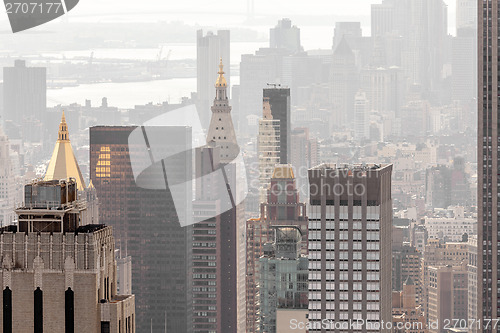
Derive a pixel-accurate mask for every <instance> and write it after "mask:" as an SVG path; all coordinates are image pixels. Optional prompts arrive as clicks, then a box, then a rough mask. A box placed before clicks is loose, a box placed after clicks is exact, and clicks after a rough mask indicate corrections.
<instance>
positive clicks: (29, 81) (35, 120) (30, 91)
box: [2, 60, 47, 142]
mask: <svg viewBox="0 0 500 333" xmlns="http://www.w3.org/2000/svg"><path fill="white" fill-rule="evenodd" d="M46 78H47V69H46V68H45V67H27V66H26V61H24V60H16V61H15V62H14V67H4V69H3V113H2V121H3V122H4V123H6V128H5V131H6V133H7V135H8V136H9V137H10V138H11V139H20V138H22V139H23V140H25V141H28V142H41V141H42V139H43V134H44V133H43V128H42V126H43V122H44V120H45V112H46V107H47V83H46Z"/></svg>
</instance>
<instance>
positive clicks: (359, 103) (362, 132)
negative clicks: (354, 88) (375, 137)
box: [354, 91, 370, 140]
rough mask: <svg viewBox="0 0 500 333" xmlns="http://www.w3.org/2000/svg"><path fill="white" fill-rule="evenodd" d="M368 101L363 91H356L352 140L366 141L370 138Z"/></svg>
mask: <svg viewBox="0 0 500 333" xmlns="http://www.w3.org/2000/svg"><path fill="white" fill-rule="evenodd" d="M368 107H369V105H368V100H367V99H366V93H365V92H364V91H358V92H357V93H356V96H354V138H355V139H356V140H364V139H368V137H369V136H370V115H369V113H368V111H369V109H368Z"/></svg>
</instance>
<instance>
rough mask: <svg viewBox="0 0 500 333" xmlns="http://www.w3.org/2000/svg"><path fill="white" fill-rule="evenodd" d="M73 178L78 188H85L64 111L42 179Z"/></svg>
mask: <svg viewBox="0 0 500 333" xmlns="http://www.w3.org/2000/svg"><path fill="white" fill-rule="evenodd" d="M69 178H75V180H76V185H77V187H78V190H84V189H85V182H84V181H83V177H82V173H81V171H80V167H79V166H78V162H77V161H76V157H75V154H74V153H73V148H72V147H71V143H70V141H69V132H68V125H67V124H66V117H65V116H64V112H63V114H62V117H61V123H60V124H59V136H58V139H57V142H56V146H55V147H54V152H53V153H52V158H51V159H50V162H49V166H48V167H47V172H46V173H45V176H44V177H43V180H61V179H69Z"/></svg>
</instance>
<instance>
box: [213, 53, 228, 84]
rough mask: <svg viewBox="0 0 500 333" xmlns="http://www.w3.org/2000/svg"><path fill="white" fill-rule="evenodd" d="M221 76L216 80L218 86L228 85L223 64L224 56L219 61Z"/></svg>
mask: <svg viewBox="0 0 500 333" xmlns="http://www.w3.org/2000/svg"><path fill="white" fill-rule="evenodd" d="M218 74H219V77H218V78H217V81H216V82H215V86H216V87H227V82H226V78H225V77H224V65H223V64H222V57H221V58H220V62H219V72H218Z"/></svg>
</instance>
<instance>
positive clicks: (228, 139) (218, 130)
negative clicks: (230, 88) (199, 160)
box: [207, 58, 240, 164]
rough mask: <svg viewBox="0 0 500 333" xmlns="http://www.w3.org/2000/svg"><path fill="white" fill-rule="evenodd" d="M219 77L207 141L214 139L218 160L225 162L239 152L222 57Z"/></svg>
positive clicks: (216, 83) (229, 160) (231, 159)
mask: <svg viewBox="0 0 500 333" xmlns="http://www.w3.org/2000/svg"><path fill="white" fill-rule="evenodd" d="M218 74H219V77H217V81H216V82H215V91H216V92H215V99H214V104H213V105H212V119H211V120H210V127H209V128H208V134H207V143H209V142H211V141H214V142H215V145H216V146H219V147H220V162H221V163H222V164H227V163H229V162H231V161H233V160H234V159H235V158H236V156H238V154H239V152H240V148H239V147H238V142H237V140H236V134H235V132H234V126H233V120H232V118H231V106H230V105H229V99H228V96H227V81H226V78H225V77H224V65H223V64H222V58H221V59H220V63H219V72H218Z"/></svg>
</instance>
